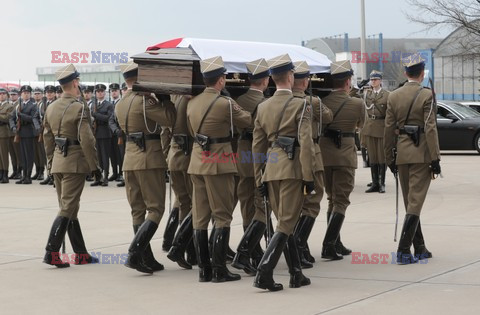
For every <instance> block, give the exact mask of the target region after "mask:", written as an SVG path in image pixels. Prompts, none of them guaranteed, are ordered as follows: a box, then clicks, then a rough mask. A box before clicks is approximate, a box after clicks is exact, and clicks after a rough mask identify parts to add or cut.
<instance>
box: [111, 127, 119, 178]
mask: <svg viewBox="0 0 480 315" xmlns="http://www.w3.org/2000/svg"><path fill="white" fill-rule="evenodd" d="M119 160H120V149H119V147H118V137H117V136H116V135H113V136H112V139H111V140H110V164H111V165H112V172H113V174H118V172H119V169H118V166H119V164H118V163H119Z"/></svg>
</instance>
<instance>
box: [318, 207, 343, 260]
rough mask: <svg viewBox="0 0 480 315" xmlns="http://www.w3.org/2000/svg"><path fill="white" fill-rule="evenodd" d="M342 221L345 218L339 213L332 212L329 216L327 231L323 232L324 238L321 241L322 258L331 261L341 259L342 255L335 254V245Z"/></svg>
mask: <svg viewBox="0 0 480 315" xmlns="http://www.w3.org/2000/svg"><path fill="white" fill-rule="evenodd" d="M343 220H345V216H344V215H343V214H341V213H338V212H334V213H332V214H331V215H330V219H329V221H328V227H327V231H326V232H325V238H324V239H323V248H322V258H326V259H331V260H340V259H343V256H342V254H339V253H337V249H336V244H337V240H338V236H339V235H340V229H341V228H342V224H343Z"/></svg>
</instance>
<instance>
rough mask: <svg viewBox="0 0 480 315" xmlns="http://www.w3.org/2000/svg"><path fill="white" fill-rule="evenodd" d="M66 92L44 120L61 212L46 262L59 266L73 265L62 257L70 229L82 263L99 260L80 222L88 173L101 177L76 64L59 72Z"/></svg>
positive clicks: (53, 231)
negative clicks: (93, 255) (87, 247)
mask: <svg viewBox="0 0 480 315" xmlns="http://www.w3.org/2000/svg"><path fill="white" fill-rule="evenodd" d="M55 76H56V79H57V80H58V82H59V83H60V85H61V86H62V88H63V90H64V91H65V92H64V93H63V94H62V97H61V98H60V99H58V100H56V101H55V102H53V103H52V104H51V105H49V106H48V108H47V110H46V112H45V120H44V128H45V129H44V135H43V138H44V144H45V151H46V153H47V159H48V167H47V168H48V173H49V174H53V177H54V181H55V189H56V190H57V196H58V203H59V205H60V211H59V212H58V214H57V217H56V218H55V220H54V221H53V224H52V228H51V230H50V234H49V236H48V241H47V246H46V248H45V250H46V253H45V257H44V258H43V262H44V263H46V264H49V265H54V266H56V267H58V268H65V267H69V266H70V264H69V263H68V262H63V261H62V260H61V259H60V253H59V250H60V246H61V244H62V241H63V239H64V237H65V233H66V232H67V231H68V238H69V239H70V242H71V244H72V248H73V251H74V252H75V254H76V255H77V258H76V259H75V262H76V263H77V262H78V264H89V263H97V262H98V259H97V258H95V257H92V256H91V255H90V254H89V253H88V251H87V249H86V246H85V242H84V240H83V235H82V230H81V229H80V223H79V221H78V210H79V208H80V197H81V195H82V191H83V187H84V186H85V175H86V174H89V173H94V174H95V175H96V176H98V177H99V176H101V172H100V170H99V168H98V162H97V155H96V152H95V138H94V137H93V133H92V129H91V128H90V122H89V116H88V114H87V112H88V109H87V107H86V105H85V104H83V103H81V102H79V101H78V100H77V98H78V97H79V94H80V93H79V92H80V90H79V84H80V79H79V76H80V74H79V73H78V72H77V70H76V69H75V67H74V66H73V65H72V64H69V65H67V66H65V67H63V68H61V69H59V70H58V71H57V72H56V73H55Z"/></svg>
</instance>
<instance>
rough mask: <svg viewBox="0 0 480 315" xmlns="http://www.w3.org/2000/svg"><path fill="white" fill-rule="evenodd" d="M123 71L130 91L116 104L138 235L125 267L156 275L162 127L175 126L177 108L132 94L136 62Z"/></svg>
mask: <svg viewBox="0 0 480 315" xmlns="http://www.w3.org/2000/svg"><path fill="white" fill-rule="evenodd" d="M121 71H122V73H123V77H124V79H125V82H126V83H127V86H128V90H127V92H126V93H125V95H124V96H123V98H122V99H121V100H120V101H119V102H118V104H117V105H116V107H115V114H116V116H117V120H118V122H119V124H120V127H121V128H122V130H123V132H124V133H125V135H126V138H127V143H126V150H125V159H124V162H123V173H124V178H125V191H126V193H127V200H128V202H129V204H130V207H131V209H132V211H131V213H132V221H133V230H134V233H135V236H134V238H133V240H132V243H131V244H130V247H129V248H128V259H127V262H126V264H125V266H127V267H129V268H132V269H136V270H137V271H139V272H143V273H152V272H154V271H160V270H163V269H164V267H163V265H162V264H160V263H159V262H158V261H157V260H156V259H155V257H154V255H153V252H152V249H151V246H150V240H151V239H152V237H153V236H154V235H155V232H156V230H157V228H158V224H159V223H160V220H161V219H162V216H163V213H164V211H165V188H166V185H165V171H166V169H167V162H166V160H165V156H164V155H163V148H162V143H161V140H160V134H159V132H160V128H159V126H160V125H172V124H173V123H174V121H175V108H174V106H173V104H172V102H171V101H170V97H169V96H168V95H166V96H165V95H159V98H158V99H157V98H154V97H152V96H150V94H144V93H137V92H133V91H132V86H133V83H134V82H135V81H136V79H137V75H138V65H137V64H135V63H133V62H132V61H130V62H128V63H126V64H123V65H121Z"/></svg>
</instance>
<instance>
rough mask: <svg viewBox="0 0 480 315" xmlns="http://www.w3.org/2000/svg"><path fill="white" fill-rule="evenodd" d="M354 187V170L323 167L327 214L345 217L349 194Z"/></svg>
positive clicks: (339, 167) (343, 167) (350, 168)
mask: <svg viewBox="0 0 480 315" xmlns="http://www.w3.org/2000/svg"><path fill="white" fill-rule="evenodd" d="M354 186H355V169H354V168H353V167H347V166H325V192H326V193H327V199H328V210H327V212H332V211H333V212H338V213H341V214H343V215H345V212H346V211H347V207H348V206H349V205H350V194H351V193H352V191H353V187H354Z"/></svg>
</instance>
